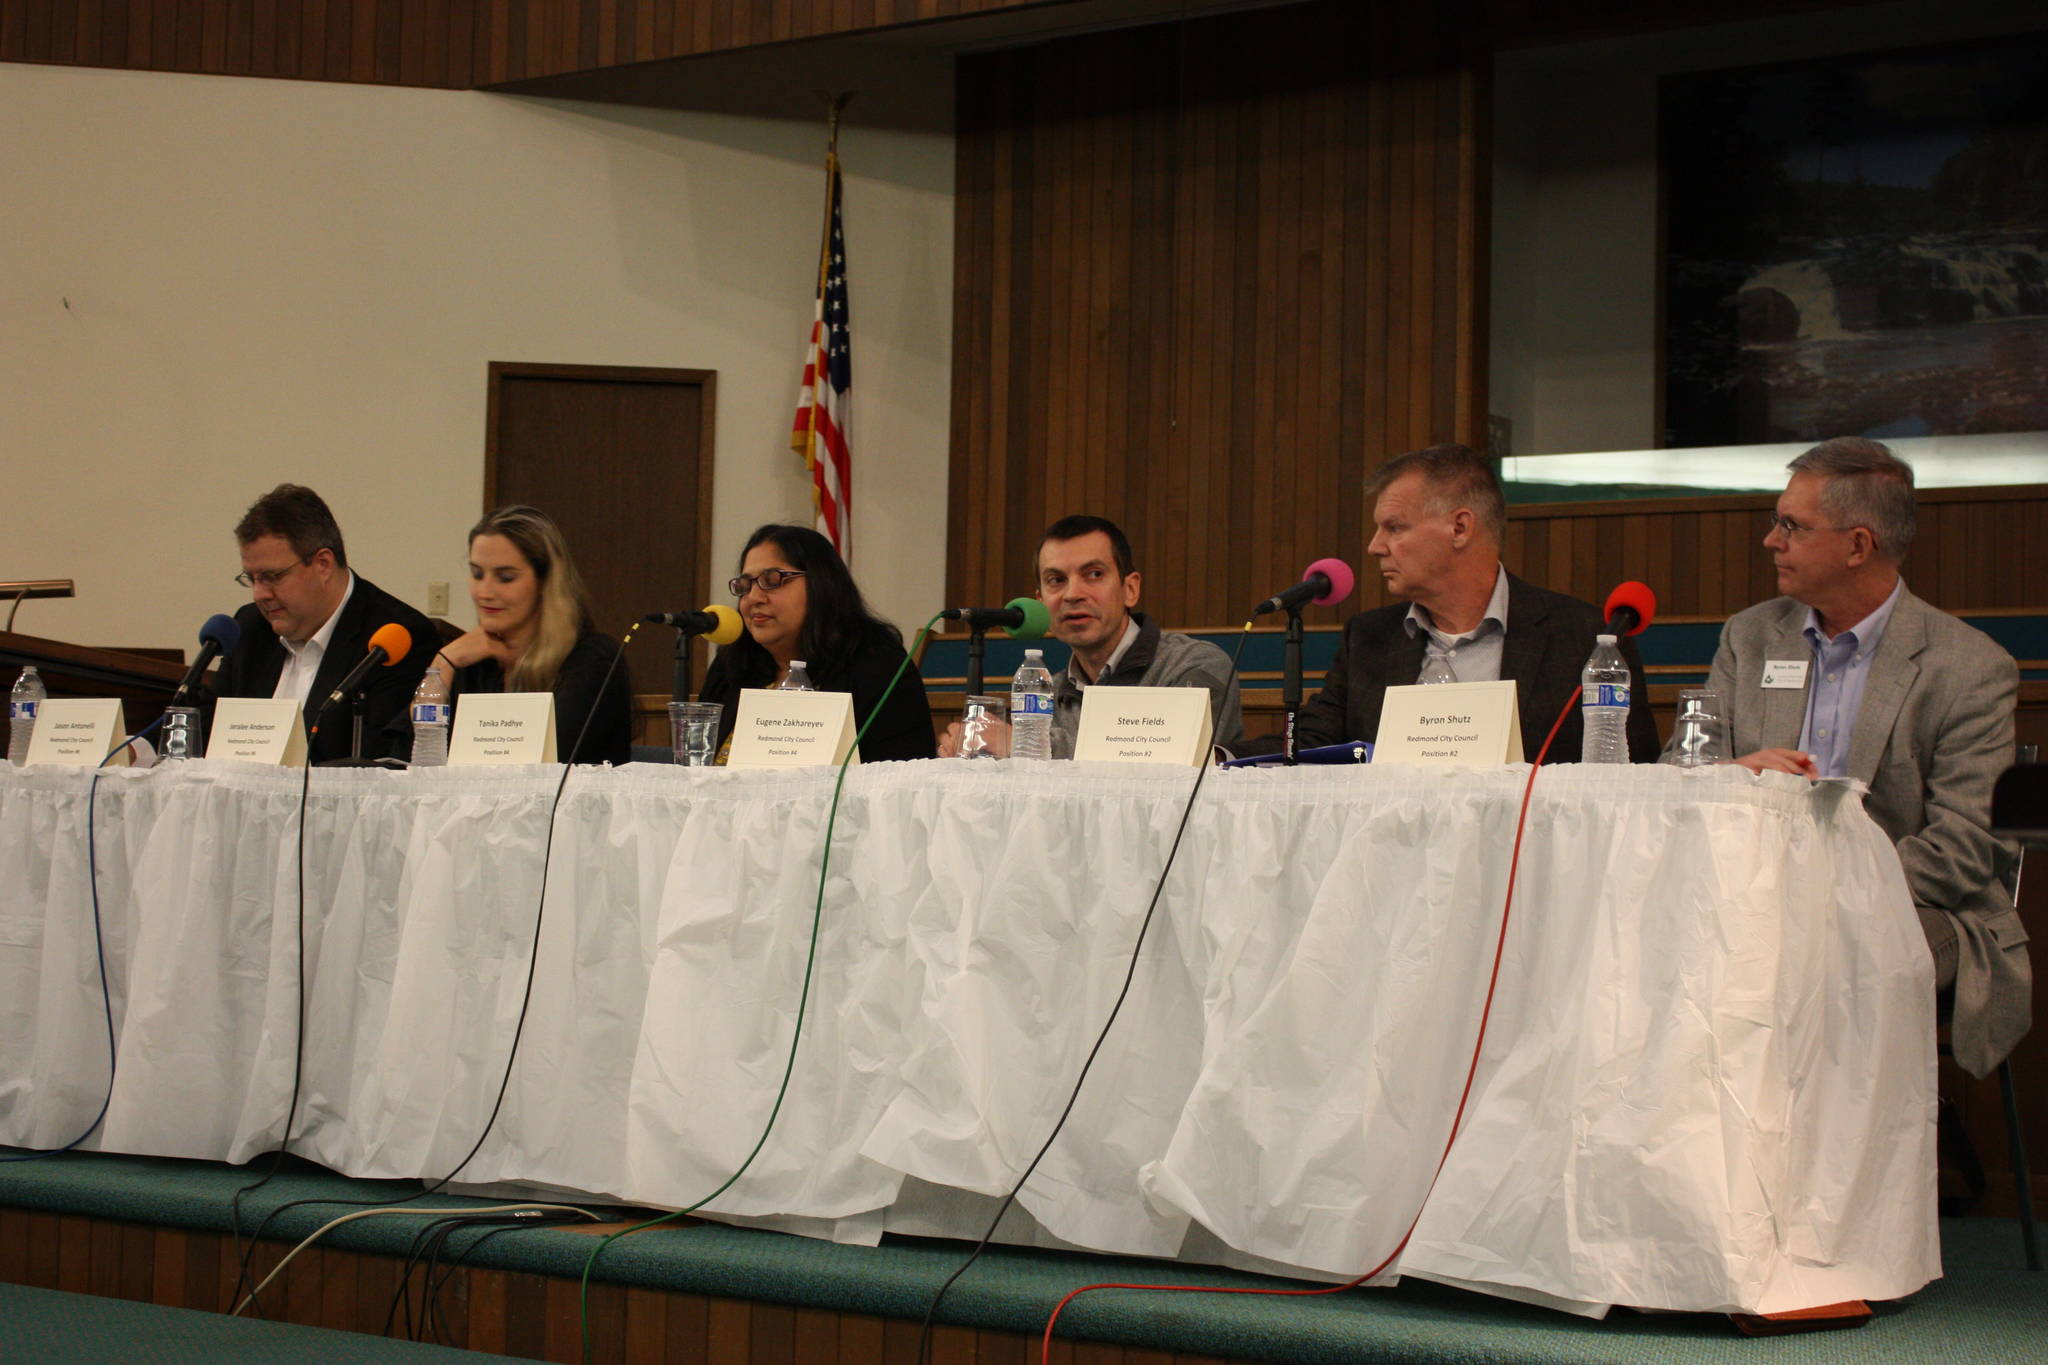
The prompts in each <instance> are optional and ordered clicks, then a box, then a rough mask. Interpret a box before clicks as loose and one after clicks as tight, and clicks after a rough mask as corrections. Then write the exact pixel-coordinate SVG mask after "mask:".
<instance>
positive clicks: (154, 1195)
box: [0, 1154, 2048, 1365]
mask: <svg viewBox="0 0 2048 1365" xmlns="http://www.w3.org/2000/svg"><path fill="white" fill-rule="evenodd" d="M254 1178H255V1177H254V1175H253V1174H252V1173H251V1172H250V1171H249V1170H247V1169H239V1168H231V1167H226V1166H219V1165H214V1164H210V1163H204V1162H183V1161H165V1160H153V1159H146V1158H138V1157H121V1156H102V1155H87V1154H71V1155H67V1156H64V1157H58V1158H53V1159H50V1160H46V1161H32V1162H24V1163H21V1164H18V1165H0V1204H4V1205H11V1206H14V1207H17V1208H28V1209H37V1210H48V1211H55V1212H62V1213H71V1214H83V1215H88V1216H92V1217H99V1218H110V1219H118V1220H122V1221H127V1222H138V1223H149V1224H165V1225H170V1226H176V1227H186V1228H193V1229H198V1230H203V1231H209V1232H225V1231H227V1230H228V1201H229V1198H230V1197H231V1196H232V1195H233V1193H234V1192H235V1191H236V1190H238V1189H240V1188H242V1187H243V1186H245V1185H247V1184H249V1183H250V1182H251V1181H252V1180H253V1179H254ZM405 1188H407V1187H405V1186H391V1185H379V1184H375V1183H371V1182H358V1181H350V1180H345V1179H343V1178H341V1177H339V1176H336V1175H333V1174H332V1173H330V1172H325V1171H321V1170H318V1169H317V1168H313V1167H309V1166H304V1165H301V1164H298V1163H292V1164H290V1165H288V1166H287V1167H286V1168H285V1170H284V1171H283V1172H282V1173H281V1174H280V1175H279V1176H278V1177H277V1179H275V1180H274V1181H272V1182H271V1183H270V1184H269V1185H268V1186H266V1187H265V1188H264V1189H263V1190H262V1191H260V1192H259V1193H257V1194H256V1195H254V1196H251V1197H250V1198H248V1199H246V1200H244V1204H243V1207H244V1227H245V1228H246V1227H248V1226H250V1225H251V1224H253V1222H255V1221H256V1220H259V1219H261V1218H262V1217H263V1215H264V1214H265V1213H266V1212H268V1211H269V1210H271V1209H273V1208H275V1207H277V1206H278V1205H279V1204H281V1203H284V1202H285V1201H287V1200H293V1199H307V1198H328V1199H333V1198H341V1199H375V1198H382V1197H389V1194H390V1193H391V1191H393V1190H403V1189H405ZM427 1202H430V1203H431V1204H433V1205H435V1206H443V1205H458V1204H463V1203H475V1202H481V1201H464V1200H459V1199H448V1198H444V1197H442V1196H436V1197H435V1198H434V1199H432V1200H431V1201H427ZM341 1211H342V1210H338V1209H336V1208H334V1207H333V1206H331V1205H330V1206H324V1207H323V1206H315V1207H312V1208H305V1209H294V1210H291V1211H290V1212H288V1213H287V1214H285V1215H284V1216H283V1217H281V1218H280V1219H279V1220H278V1222H277V1223H276V1224H274V1225H273V1232H272V1235H273V1236H278V1237H279V1238H280V1239H281V1240H291V1241H296V1240H298V1239H299V1238H302V1237H304V1236H306V1235H307V1234H308V1233H310V1232H311V1231H312V1230H313V1229H314V1228H316V1227H318V1226H319V1225H320V1224H322V1223H324V1222H326V1221H327V1220H328V1219H329V1218H332V1217H333V1216H335V1215H336V1213H338V1212H341ZM422 1221H423V1219H414V1218H407V1217H399V1218H374V1219H365V1220H362V1221H360V1222H357V1223H352V1224H350V1225H348V1226H347V1227H344V1228H341V1229H339V1230H337V1231H336V1232H335V1233H334V1234H333V1235H332V1241H333V1243H334V1244H335V1245H338V1246H343V1247H348V1248H351V1249H354V1250H358V1251H369V1252H379V1253H383V1254H387V1255H397V1254H403V1252H404V1249H405V1245H406V1243H407V1242H408V1241H410V1239H411V1238H412V1236H413V1234H414V1233H415V1232H416V1231H417V1230H418V1228H419V1226H420V1223H421V1222H422ZM1942 1232H1943V1257H1944V1261H1945V1264H1946V1267H1947V1277H1946V1278H1945V1279H1943V1280H1940V1281H1938V1282H1936V1283H1935V1284H1933V1285H1930V1286H1929V1287H1928V1288H1927V1289H1925V1290H1923V1291H1922V1292H1921V1293H1919V1294H1917V1295H1915V1296H1913V1297H1912V1298H1911V1299H1909V1300H1906V1301H1903V1302H1900V1303H1896V1304H1887V1305H1882V1306H1880V1307H1879V1308H1878V1316H1877V1318H1876V1319H1875V1320H1874V1321H1873V1322H1871V1323H1870V1324H1869V1325H1867V1326H1865V1327H1862V1328H1858V1329H1855V1330H1853V1331H1848V1332H1823V1333H1813V1334H1807V1335H1803V1336H1796V1337H1780V1338H1770V1339H1750V1338H1746V1337H1743V1336H1741V1335H1739V1334H1738V1333H1736V1331H1735V1330H1734V1328H1733V1327H1732V1326H1730V1324H1729V1323H1728V1322H1727V1320H1726V1319H1724V1318H1720V1317H1713V1316H1706V1315H1699V1316H1692V1315H1639V1314H1633V1313H1627V1312H1617V1313H1615V1314H1614V1315H1612V1316H1611V1317H1610V1318H1609V1319H1608V1320H1607V1321H1605V1322H1588V1321H1584V1320H1581V1319H1577V1318H1571V1317H1567V1316H1564V1315H1561V1314H1557V1313H1552V1312H1548V1311H1546V1310H1542V1309H1536V1308H1525V1307H1521V1306H1519V1305H1516V1304H1512V1303H1508V1302H1505V1301H1503V1300H1500V1299H1494V1298H1490V1297H1486V1296H1482V1295H1476V1294H1466V1293H1461V1292H1459V1291H1456V1290H1451V1289H1445V1288H1442V1287H1440V1286H1434V1285H1429V1284H1425V1283H1422V1282H1418V1281H1411V1282H1409V1283H1407V1284H1404V1285H1402V1286H1400V1287H1398V1288H1396V1289H1394V1290H1387V1291H1365V1292H1360V1293H1353V1294H1345V1295H1335V1296H1330V1297H1325V1298H1316V1299H1306V1300H1303V1299H1272V1298H1255V1297H1244V1296H1207V1295H1194V1294H1186V1295H1180V1294H1172V1295H1169V1294H1136V1293H1127V1292H1109V1293H1101V1294H1095V1295H1090V1296H1089V1297H1088V1298H1086V1299H1083V1300H1081V1301H1079V1302H1078V1303H1076V1304H1075V1305H1074V1306H1073V1307H1072V1308H1070V1309H1069V1310H1068V1312H1067V1314H1066V1315H1065V1316H1063V1317H1062V1319H1061V1329H1062V1335H1067V1334H1068V1333H1070V1332H1071V1333H1072V1334H1074V1335H1077V1336H1087V1337H1092V1338H1095V1339H1098V1340H1104V1341H1112V1342H1117V1343H1121V1344H1126V1345H1137V1346H1145V1347H1149V1348H1152V1349H1155V1350H1167V1351H1185V1352H1189V1353H1195V1354H1205V1355H1219V1356H1229V1357H1236V1358H1240V1359H1245V1360H1255V1361H1270V1362H1274V1363H1275V1365H1339V1363H1340V1362H1341V1365H1361V1363H1363V1362H1388V1365H1395V1363H1398V1365H1416V1363H1418V1362H1432V1363H1436V1362H1440V1363H1441V1365H1481V1362H1484V1365H1608V1363H1610V1362H1611V1363H1612V1365H1641V1363H1642V1362H1655V1365H1725V1363H1727V1362H1745V1363H1747V1362H1763V1361H1767V1362H1769V1365H1809V1363H1812V1365H1834V1363H1835V1362H1862V1361H1869V1362H1887V1363H1888V1362H1901V1365H1903V1363H1904V1362H1913V1363H1914V1365H1919V1363H1920V1362H1926V1361H1942V1362H1952V1363H1953V1365H2020V1363H2021V1362H2025V1365H2042V1363H2043V1362H2048V1275H2030V1274H2028V1273H2026V1272H2025V1271H2024V1270H2023V1269H2022V1268H2021V1265H2022V1262H2021V1259H2020V1248H2019V1236H2018V1232H2017V1230H2016V1228H2015V1227H2014V1225H2013V1224H2012V1223H2011V1222H2009V1221H2006V1220H2003V1219H1955V1220H1949V1221H1947V1222H1945V1223H1944V1225H1943V1229H1942ZM590 1248H591V1239H590V1238H589V1237H587V1236H584V1235H580V1234H575V1233H567V1232H560V1231H551V1230H535V1231H530V1232H522V1233H521V1234H520V1235H518V1236H516V1237H504V1238H500V1239H498V1240H497V1241H494V1242H492V1243H491V1244H490V1245H489V1246H488V1247H487V1248H486V1249H485V1251H484V1253H483V1254H482V1255H481V1256H479V1257H478V1260H479V1261H480V1262H481V1263H484V1264H489V1265H493V1266H496V1267H499V1268H502V1269H508V1270H519V1271H528V1272H533V1273H538V1274H545V1275H555V1276H565V1277H574V1276H576V1275H578V1274H580V1273H581V1271H582V1266H583V1261H584V1258H585V1257H586V1256H588V1255H589V1252H590ZM962 1250H963V1248H962V1247H960V1246H959V1245H957V1244H954V1243H949V1242H925V1241H896V1240H890V1241H887V1242H885V1243H884V1245H882V1246H880V1247H857V1246H839V1245H834V1244H832V1243H829V1242H821V1241H814V1240H810V1239H806V1238H800V1237H786V1236H781V1235H778V1234H775V1233H767V1232H758V1231H753V1230H748V1229H742V1228H732V1227H726V1226H722V1225H718V1224H706V1225H702V1226H696V1227H688V1228H677V1229H661V1230H658V1231H654V1232H648V1233H642V1234H639V1235H637V1236H635V1237H632V1238H628V1239H626V1240H624V1241H621V1242H618V1243H615V1244H614V1245H613V1246H612V1247H611V1249H610V1250H609V1251H607V1252H606V1253H605V1256H604V1259H603V1261H602V1262H600V1264H599V1267H598V1270H597V1278H598V1279H600V1280H607V1281H612V1282H615V1283H625V1284H636V1285H645V1286H649V1287H654V1288H665V1289H676V1290H682V1291H686V1292H689V1293H696V1294H708V1295H714V1296H720V1297H731V1298H743V1299H758V1300H764V1301H768V1302H773V1303H784V1304H801V1305H811V1306H816V1307H822V1308H830V1309H835V1310H839V1311H845V1312H855V1313H868V1314H880V1315H883V1316H891V1317H900V1318H910V1319H913V1320H914V1319H916V1318H918V1317H920V1316H921V1315H922V1314H923V1312H924V1308H925V1305H926V1303H927V1301H928V1300H929V1297H930V1295H931V1293H932V1291H933V1290H934V1289H935V1288H936V1287H937V1285H938V1284H939V1283H940V1281H941V1280H943V1279H944V1278H945V1277H946V1275H948V1274H950V1273H951V1272H952V1270H953V1268H954V1267H955V1266H957V1265H958V1264H959V1260H960V1256H961V1254H962ZM1132 1278H1142V1279H1146V1280H1156V1281H1160V1282H1164V1283H1181V1284H1209V1285H1275V1284H1281V1283H1284V1282H1278V1281H1269V1280H1263V1279H1260V1278H1258V1277H1255V1276H1249V1275H1239V1274H1232V1273H1228V1272H1223V1271H1211V1270H1203V1269H1199V1268H1196V1267H1190V1266H1180V1265H1157V1264H1150V1263H1143V1262H1136V1263H1134V1262H1132V1261H1128V1260H1119V1259H1115V1258H1110V1257H1094V1256H1076V1255H1067V1254H1061V1253H1054V1252H1038V1251H1028V1250H1021V1249H1017V1248H997V1249H994V1250H992V1251H991V1252H990V1253H989V1254H988V1255H987V1256H985V1257H984V1258H983V1259H982V1261H981V1262H980V1263H979V1264H978V1265H977V1266H976V1267H975V1268H974V1269H973V1270H972V1271H970V1272H969V1273H968V1275H967V1276H966V1277H964V1278H963V1279H962V1280H961V1281H960V1282H959V1283H958V1284H956V1285H955V1286H954V1288H953V1290H952V1291H951V1293H950V1294H949V1295H948V1297H947V1301H946V1306H945V1311H944V1313H943V1314H942V1316H943V1318H944V1319H945V1320H946V1321H949V1322H956V1323H966V1324H973V1325H976V1326H982V1327H994V1328H1000V1329H1004V1330H1008V1331H1013V1332H1022V1333H1029V1334H1034V1335H1035V1334H1036V1333H1037V1332H1038V1331H1039V1330H1041V1329H1042V1328H1043V1325H1044V1321H1045V1316H1046V1314H1047V1313H1048V1312H1049V1311H1050V1309H1051V1308H1052V1306H1053V1304H1055V1303H1056V1302H1058V1300H1059V1299H1060V1297H1061V1296H1062V1295H1063V1294H1065V1293H1066V1292H1067V1291H1069V1290H1071V1289H1073V1288H1075V1287H1076V1286H1079V1285H1082V1284H1087V1283H1091V1282H1094V1281H1098V1280H1105V1279H1108V1280H1128V1279H1132ZM10 1295H11V1296H10V1297H8V1298H4V1299H0V1362H13V1361H17V1360H52V1361H58V1362H69V1361H98V1360H119V1359H143V1360H158V1359H162V1360H185V1359H191V1360H195V1361H196V1360H198V1359H199V1357H198V1356H197V1355H196V1354H195V1355H191V1356H130V1355H124V1354H115V1355H111V1356H110V1355H105V1354H94V1351H95V1350H102V1349H103V1348H104V1345H105V1340H104V1339H103V1338H98V1337H91V1338H88V1337H85V1336H81V1337H79V1339H78V1342H79V1344H78V1347H77V1349H76V1350H75V1351H73V1352H71V1353H69V1354H64V1353H58V1354H51V1353H50V1352H51V1351H52V1349H53V1348H52V1346H51V1345H50V1343H51V1341H52V1340H53V1339H54V1340H56V1341H58V1342H60V1343H61V1342H62V1341H63V1340H64V1338H65V1333H64V1330H63V1329H62V1328H61V1324H62V1323H64V1322H67V1321H75V1320H78V1317H79V1315H78V1314H77V1312H76V1310H75V1308H71V1309H67V1308H64V1307H55V1306H53V1307H50V1308H48V1309H46V1310H45V1309H35V1308H34V1305H28V1306H27V1309H24V1310H20V1312H27V1314H28V1316H27V1317H26V1318H24V1319H23V1321H33V1322H35V1323H39V1324H41V1326H39V1327H34V1328H30V1327H24V1326H22V1325H21V1322H17V1321H16V1319H17V1317H18V1316H19V1312H18V1310H17V1307H16V1300H17V1299H19V1298H20V1296H19V1295H14V1294H12V1293H11V1291H10ZM54 1297H55V1298H56V1299H58V1300H62V1299H64V1298H65V1297H66V1296H62V1295H58V1296H54ZM24 1302H25V1301H24ZM90 1302H91V1303H93V1304H98V1303H102V1302H105V1301H100V1300H92V1301H90ZM116 1309H118V1310H120V1311H122V1312H127V1311H128V1310H131V1309H132V1310H133V1311H134V1312H136V1313H140V1314H144V1315H147V1314H149V1313H152V1312H162V1313H181V1311H182V1310H171V1309H161V1310H158V1309H151V1308H149V1307H147V1306H145V1305H139V1304H118V1303H111V1304H109V1305H108V1313H109V1314H111V1313H112V1312H113V1311H114V1310H116ZM29 1310H33V1311H29ZM86 1316H88V1317H89V1316H90V1314H87V1315H86ZM182 1316H184V1317H197V1318H200V1319H201V1320H202V1321H203V1322H209V1323H210V1322H214V1321H220V1322H225V1320H224V1319H220V1320H216V1319H212V1318H211V1317H210V1316H209V1315H204V1314H182ZM113 1320H114V1319H113V1318H112V1317H111V1316H109V1317H108V1321H109V1322H112V1321H113ZM51 1323H57V1324H60V1326H59V1327H57V1328H52V1327H51V1326H50V1324H51ZM233 1325H244V1324H233ZM245 1325H250V1326H261V1325H263V1324H245ZM89 1326H90V1327H91V1330H93V1331H97V1330H98V1328H97V1325H93V1324H89ZM231 1326H232V1325H231ZM28 1330H37V1331H42V1332H44V1333H45V1335H43V1336H41V1337H38V1338H37V1339H36V1340H37V1341H38V1342H39V1343H41V1344H40V1345H38V1346H37V1347H36V1348H35V1349H33V1350H31V1349H28V1347H27V1346H25V1345H19V1344H17V1340H16V1337H15V1335H14V1334H16V1333H19V1332H22V1331H28ZM81 1330H84V1329H81ZM180 1330H183V1329H180ZM195 1330H196V1329H195ZM283 1330H285V1331H287V1332H290V1331H294V1330H300V1329H283ZM303 1330H306V1331H312V1330H313V1329H303ZM52 1333H54V1337H53V1336H52V1335H51V1334H52ZM337 1335H344V1336H345V1334H336V1333H319V1334H318V1336H319V1337H320V1339H321V1340H322V1341H323V1342H328V1341H331V1339H332V1338H334V1337H336V1336H337ZM168 1339H169V1337H168V1336H166V1340H168ZM250 1340H251V1343H252V1344H251V1346H250V1347H249V1349H250V1350H251V1351H252V1352H255V1351H259V1350H269V1349H272V1348H271V1347H270V1346H267V1345H263V1344H261V1343H258V1342H257V1341H256V1339H254V1338H251V1339H250ZM266 1340H268V1339H266ZM346 1340H347V1341H349V1342H351V1343H353V1342H356V1341H361V1340H366V1339H362V1338H353V1337H348V1338H346ZM275 1342H276V1349H280V1350H285V1349H292V1348H291V1347H290V1345H289V1343H288V1341H287V1340H286V1339H285V1338H282V1337H280V1338H276V1339H275ZM369 1348H370V1349H372V1350H374V1349H377V1343H375V1342H374V1341H372V1342H370V1343H369ZM208 1349H209V1354H208V1359H207V1365H215V1362H217V1361H219V1360H220V1359H222V1358H224V1356H223V1350H224V1348H223V1347H221V1346H220V1345H219V1344H218V1343H216V1344H215V1345H214V1346H212V1347H210V1348H208ZM238 1349H239V1348H238ZM307 1349H309V1350H312V1351H315V1352H316V1353H318V1352H328V1351H331V1350H332V1349H333V1348H332V1347H331V1346H328V1345H323V1346H320V1347H317V1348H315V1347H308V1348H307ZM444 1354H445V1355H446V1356H447V1357H448V1358H450V1359H455V1358H462V1359H480V1358H481V1357H477V1356H474V1355H471V1354H469V1353H463V1352H445V1353H444ZM225 1358H230V1359H239V1358H241V1357H239V1356H232V1355H230V1356H226V1357H225ZM248 1358H251V1359H266V1358H271V1357H267V1356H264V1355H260V1354H252V1355H250V1356H249V1357H248ZM276 1358H287V1357H284V1356H278V1357H276ZM291 1358H297V1357H291ZM309 1358H310V1357H309ZM318 1358H321V1359H334V1360H343V1359H346V1360H355V1359H363V1360H385V1359H390V1360H399V1359H415V1358H417V1359H422V1360H425V1359H430V1357H424V1356H421V1357H402V1356H399V1355H396V1354H393V1355H389V1356H382V1355H364V1356H355V1355H334V1354H319V1355H318Z"/></svg>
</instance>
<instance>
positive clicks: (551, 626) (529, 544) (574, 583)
mask: <svg viewBox="0 0 2048 1365" xmlns="http://www.w3.org/2000/svg"><path fill="white" fill-rule="evenodd" d="M478 536H503V537H505V539H507V540H509V541H511V542H512V546H513V548H514V549H516V550H518V551H519V553H520V554H521V555H523V556H525V558H526V562H527V563H528V564H529V565H531V566H532V568H533V576H534V577H535V578H536V579H538V580H539V581H540V613H539V614H540V621H539V623H538V625H536V626H535V628H534V632H533V640H532V641H531V642H530V643H529V644H528V645H527V646H526V651H525V652H524V653H523V654H521V655H520V656H519V662H518V663H517V664H515V665H513V668H512V673H511V676H510V677H508V678H506V679H505V690H506V691H508V692H552V691H554V690H555V679H556V677H557V676H559V675H560V673H561V671H562V660H564V659H566V658H568V657H569V651H570V650H572V649H574V648H576V641H577V639H578V638H579V637H580V636H581V635H582V634H583V632H584V631H586V630H589V629H590V622H591V615H590V597H589V594H587V593H586V592H584V590H583V577H582V575H580V574H578V573H577V572H576V561H575V560H573V559H571V558H569V543H568V542H567V541H565V540H563V539H562V528H561V527H559V526H557V525H555V523H554V522H552V521H550V520H549V519H548V515H547V513H545V512H542V511H540V510H539V509H538V508H533V507H527V506H525V505H523V504H520V503H513V504H511V505H509V506H506V507H500V508H499V509H498V510H497V511H495V512H492V513H491V514H490V515H489V516H487V517H485V518H484V519H483V520H482V521H480V522H478V523H477V524H476V525H474V526H472V527H470V528H469V540H470V543H471V544H475V543H476V538H477V537H478Z"/></svg>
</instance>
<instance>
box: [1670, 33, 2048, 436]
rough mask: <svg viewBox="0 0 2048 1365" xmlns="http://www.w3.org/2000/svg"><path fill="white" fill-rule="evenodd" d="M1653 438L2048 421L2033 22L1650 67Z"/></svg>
mask: <svg viewBox="0 0 2048 1365" xmlns="http://www.w3.org/2000/svg"><path fill="white" fill-rule="evenodd" d="M1658 111H1659V166H1660V173H1661V176H1662V181H1663V195H1662V198H1663V224H1664V242H1665V247H1664V258H1663V281H1662V288H1663V308H1662V318H1663V322H1662V332H1663V336H1662V342H1663V347H1664V360H1665V365H1664V376H1665V377H1664V391H1663V428H1664V433H1663V434H1664V444H1665V445H1666V446H1668V447H1683V446H1724V445H1742V444H1753V443H1758V442H1778V441H1811V440H1819V439H1822V438H1824V437H1828V436H1843V435H1864V436H1872V437H1877V438H1880V439H1883V438H1887V437H1904V436H1950V435H1962V434H1975V433H1988V432H2016V431H2048V383H2044V382H2043V376H2044V375H2048V34H2043V33H2034V34H2025V35H2019V36H2015V37H2003V38H1998V39H1993V40H1986V41H1973V42H1969V43H1959V44H1954V45H1949V46H1941V47H1927V48H1915V49H1911V50H1908V51H1902V52H1883V53H1859V54H1855V55H1851V56H1844V57H1831V58H1826V59H1823V60H1817V61H1806V62H1796V63H1787V64H1783V65H1773V66H1760V67H1748V68H1743V69H1740V70H1732V71H1731V70H1722V71H1709V72H1696V73H1687V74H1683V75H1674V76H1667V77H1665V78H1664V79H1663V80H1662V82H1661V86H1660V90H1659V98H1658Z"/></svg>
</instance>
